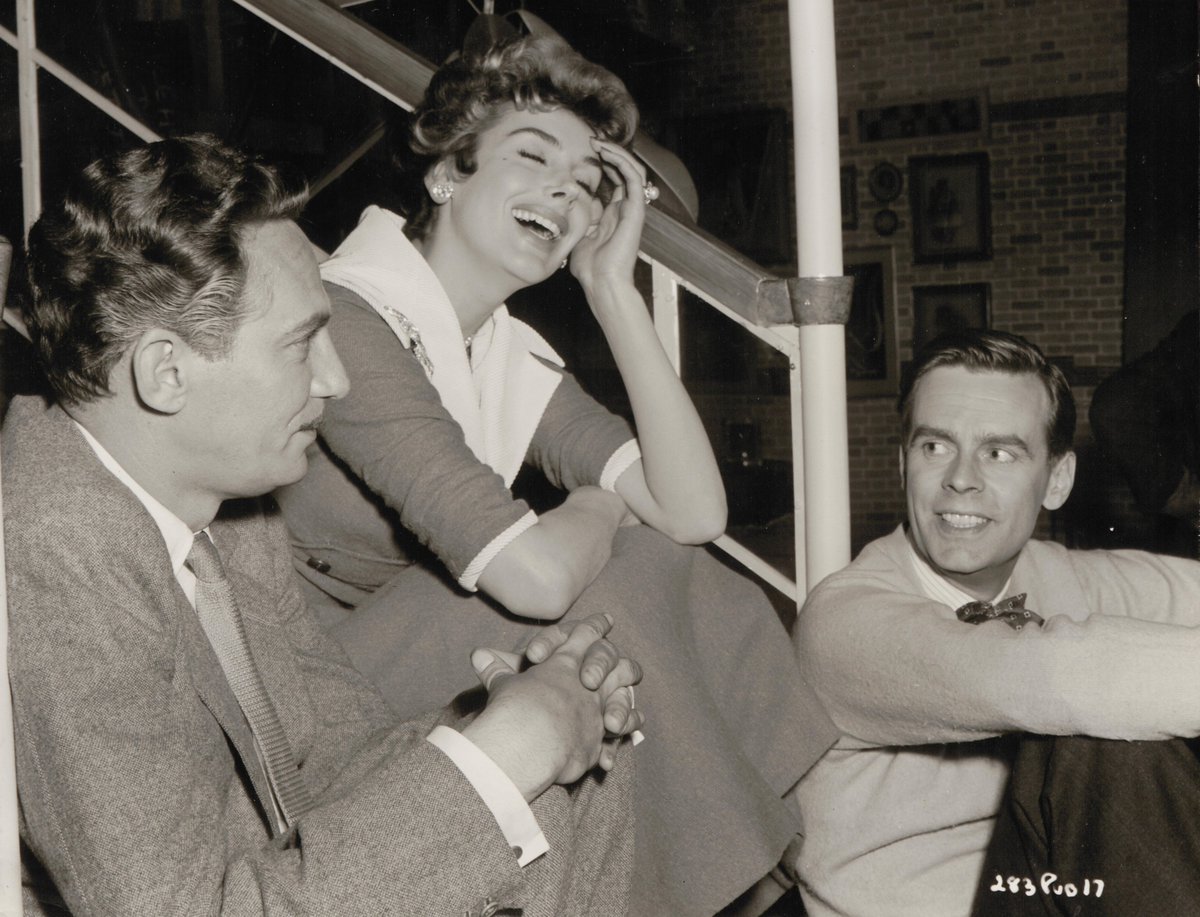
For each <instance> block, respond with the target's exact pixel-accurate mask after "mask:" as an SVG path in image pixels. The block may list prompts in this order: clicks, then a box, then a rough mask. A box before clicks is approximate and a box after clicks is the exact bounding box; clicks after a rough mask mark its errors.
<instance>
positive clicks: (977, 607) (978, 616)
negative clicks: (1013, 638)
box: [954, 592, 1046, 630]
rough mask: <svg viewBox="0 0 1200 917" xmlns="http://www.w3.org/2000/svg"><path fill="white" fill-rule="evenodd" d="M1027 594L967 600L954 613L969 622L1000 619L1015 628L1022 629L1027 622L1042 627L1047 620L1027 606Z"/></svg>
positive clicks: (961, 619) (959, 618) (978, 622)
mask: <svg viewBox="0 0 1200 917" xmlns="http://www.w3.org/2000/svg"><path fill="white" fill-rule="evenodd" d="M1025 595H1026V593H1024V592H1022V593H1021V594H1020V595H1010V596H1009V597H1008V598H1006V599H1001V600H1000V601H999V602H996V603H994V604H993V603H992V602H967V604H966V605H963V606H962V607H961V608H959V609H958V610H957V611H955V612H954V613H955V614H956V615H958V620H960V621H963V622H965V623H967V624H982V623H983V622H984V621H996V620H1000V621H1003V622H1004V623H1005V624H1007V625H1008V626H1009V627H1011V628H1012V629H1013V630H1021V628H1023V627H1024V626H1025V625H1026V624H1036V625H1037V626H1038V627H1041V626H1042V625H1043V624H1045V623H1046V622H1045V621H1044V620H1043V619H1042V617H1041V615H1039V614H1037V613H1036V612H1033V611H1030V610H1029V609H1028V608H1026V607H1025Z"/></svg>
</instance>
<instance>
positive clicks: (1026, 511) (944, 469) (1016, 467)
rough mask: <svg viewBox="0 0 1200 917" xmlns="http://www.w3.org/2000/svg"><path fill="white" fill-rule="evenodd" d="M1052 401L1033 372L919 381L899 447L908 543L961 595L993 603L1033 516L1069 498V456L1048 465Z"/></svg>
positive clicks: (955, 372) (953, 373) (943, 375)
mask: <svg viewBox="0 0 1200 917" xmlns="http://www.w3.org/2000/svg"><path fill="white" fill-rule="evenodd" d="M1049 412H1050V396H1049V395H1048V394H1047V392H1046V389H1045V386H1043V384H1042V383H1041V381H1040V380H1039V379H1038V377H1037V376H1036V375H1033V374H1032V373H1021V374H1015V373H1005V372H997V371H993V370H983V371H974V370H968V369H966V368H964V367H961V366H939V367H937V368H935V369H932V370H930V371H929V372H928V373H926V374H925V375H924V376H922V377H921V379H920V380H919V381H918V382H917V385H916V388H915V389H914V391H913V393H912V415H911V416H912V423H911V431H910V433H909V434H908V440H907V442H905V443H902V444H901V447H900V472H901V476H902V479H903V481H904V489H905V496H906V498H907V502H908V521H909V536H910V537H911V538H912V541H913V545H914V547H915V548H916V550H917V552H918V553H919V554H920V555H921V556H922V557H924V558H925V559H926V560H927V561H928V562H929V563H930V564H931V565H932V566H933V568H934V569H935V570H937V571H938V572H939V573H941V574H942V575H944V576H946V577H947V578H948V579H950V580H952V581H954V582H955V583H956V584H957V585H958V586H959V587H960V588H961V589H962V590H963V591H964V592H967V593H969V594H970V595H972V596H974V597H976V598H980V599H991V598H993V597H994V596H995V595H996V593H997V592H998V591H999V590H1000V589H1001V588H1002V587H1003V586H1004V584H1005V582H1006V581H1007V580H1008V578H1009V576H1010V575H1011V573H1012V570H1013V567H1014V566H1015V565H1016V562H1017V556H1018V555H1019V554H1020V552H1021V549H1022V548H1023V547H1024V546H1025V543H1026V542H1027V541H1028V540H1029V538H1030V536H1031V535H1032V534H1033V529H1034V526H1035V525H1036V523H1037V517H1038V512H1039V510H1040V509H1041V508H1042V507H1043V506H1045V507H1046V508H1047V509H1051V510H1053V509H1057V508H1058V507H1060V506H1061V505H1062V504H1063V502H1064V501H1065V500H1066V499H1067V496H1068V495H1069V494H1070V492H1071V484H1072V482H1073V481H1074V475H1075V456H1074V453H1070V452H1068V453H1067V454H1066V455H1063V456H1060V457H1058V458H1057V459H1054V460H1053V461H1052V460H1051V459H1050V456H1049V446H1048V443H1047V439H1046V423H1047V418H1048V416H1049Z"/></svg>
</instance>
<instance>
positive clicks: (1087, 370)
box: [687, 0, 1126, 551]
mask: <svg viewBox="0 0 1200 917" xmlns="http://www.w3.org/2000/svg"><path fill="white" fill-rule="evenodd" d="M719 6H720V7H721V10H720V12H719V13H718V14H716V18H714V20H713V22H712V24H711V26H710V28H709V29H708V30H707V39H706V44H703V45H701V46H700V47H698V48H697V49H696V53H695V55H694V56H693V57H692V59H691V61H690V67H691V71H690V74H689V79H688V81H687V83H688V91H689V92H690V93H691V94H693V96H694V99H693V102H694V107H695V108H696V109H697V110H700V111H708V112H723V111H737V110H742V109H748V108H758V107H781V108H787V109H790V70H789V67H790V65H789V61H788V48H787V5H786V3H784V2H782V0H757V2H741V3H738V4H720V5H719ZM835 20H836V29H837V50H838V80H839V100H840V101H839V107H840V113H841V119H842V125H843V128H842V135H841V138H840V140H841V161H842V165H843V166H848V165H849V166H854V167H855V168H856V170H857V201H858V227H857V228H856V229H853V230H847V231H845V232H844V245H845V247H846V249H847V250H852V249H855V248H860V247H866V246H879V245H888V246H892V247H893V249H894V259H895V304H894V305H895V314H896V328H897V334H896V339H897V342H898V346H899V353H898V358H899V360H900V361H905V360H909V359H911V356H912V352H911V351H912V348H911V341H912V326H913V303H912V299H913V297H912V288H913V287H914V286H917V285H926V284H958V283H987V284H990V289H991V324H992V327H996V328H1003V329H1007V330H1011V331H1016V332H1018V333H1021V334H1024V335H1026V336H1027V337H1029V338H1031V339H1032V340H1033V341H1035V342H1036V343H1038V344H1039V345H1040V346H1041V347H1042V348H1043V349H1044V350H1045V351H1046V352H1047V354H1049V355H1050V356H1051V357H1053V358H1058V359H1063V360H1064V361H1065V362H1066V363H1067V365H1068V366H1073V367H1074V370H1073V371H1074V377H1075V379H1074V381H1075V382H1076V389H1077V397H1078V398H1079V402H1080V408H1081V410H1080V415H1081V420H1083V421H1084V422H1083V423H1081V428H1080V434H1079V442H1080V443H1081V444H1083V443H1086V441H1087V437H1088V435H1089V434H1088V430H1087V428H1086V406H1087V402H1088V400H1089V398H1090V394H1091V387H1092V386H1094V384H1095V382H1096V381H1097V380H1098V379H1099V378H1101V377H1102V376H1103V375H1105V374H1106V373H1107V372H1108V371H1110V370H1111V369H1112V368H1114V367H1116V366H1117V365H1118V364H1119V362H1120V354H1121V350H1120V348H1121V316H1122V286H1123V272H1122V247H1123V221H1124V193H1123V184H1124V173H1125V158H1124V157H1125V116H1124V104H1125V103H1124V89H1125V85H1126V6H1125V3H1124V2H1120V0H1079V2H1077V3H1071V4H1066V3H1061V2H1051V0H973V2H965V3H950V2H945V0H835ZM975 93H978V94H981V95H982V96H983V97H984V98H985V99H986V105H985V110H986V111H987V113H988V115H989V117H988V124H987V126H986V129H985V130H983V131H981V132H978V133H974V134H970V135H963V136H953V135H950V136H939V137H924V138H916V139H907V140H905V139H900V140H889V141H880V142H860V141H859V140H858V139H857V136H856V135H857V131H856V130H855V129H854V124H855V115H856V113H857V111H858V110H859V109H860V108H869V107H881V106H885V105H890V104H901V103H909V102H914V101H921V100H925V101H934V100H939V99H943V98H958V97H962V96H966V95H971V94H975ZM981 151H982V152H986V153H987V154H988V157H989V160H990V177H991V233H992V236H991V238H992V257H991V258H990V259H988V260H980V261H961V262H957V263H952V264H942V263H935V264H914V262H913V250H912V237H911V219H910V214H909V209H908V208H909V203H908V194H907V192H908V188H907V183H908V169H907V163H908V159H909V157H912V156H922V155H930V154H939V155H940V154H953V153H966V152H981ZM789 155H790V154H789ZM885 161H886V162H889V163H892V164H893V165H895V166H897V167H898V168H899V169H900V171H901V173H902V174H904V176H905V189H904V193H902V194H901V195H900V196H899V197H898V198H897V199H896V200H894V201H892V202H891V203H890V204H888V205H887V206H889V207H890V208H891V209H892V210H893V211H894V212H895V213H896V215H897V217H898V218H899V219H898V225H897V228H896V230H895V232H894V233H893V234H892V235H890V236H886V237H885V236H881V235H879V234H878V233H877V232H876V230H875V229H874V225H873V220H874V216H875V214H876V212H877V211H878V210H880V209H882V207H883V206H884V205H882V204H879V203H877V202H875V200H874V199H873V198H872V196H871V194H870V192H869V191H868V189H867V176H868V175H869V174H870V172H871V170H872V169H873V168H874V167H875V166H876V165H877V164H878V163H880V162H885ZM780 270H782V271H785V272H791V271H792V270H794V268H793V267H791V266H789V265H781V266H780ZM698 400H699V401H700V403H701V406H702V410H704V411H705V412H706V414H708V415H709V416H708V417H707V418H706V420H707V422H708V423H709V426H710V429H719V428H720V426H721V420H720V419H719V418H720V417H738V416H742V417H745V416H749V417H752V418H754V419H755V420H756V421H757V422H758V423H759V424H760V425H761V426H762V427H763V436H762V442H763V454H764V457H766V458H785V457H786V448H785V449H781V450H778V451H776V450H777V449H778V446H779V444H780V443H781V442H785V441H786V429H787V422H788V407H787V400H786V398H785V397H782V396H772V395H769V394H763V395H759V396H756V397H754V398H752V399H750V401H752V402H753V403H747V398H746V397H745V396H737V397H733V396H730V397H725V398H723V397H721V396H717V395H711V394H708V395H705V396H704V397H703V398H700V399H698ZM849 428H850V460H851V483H850V486H851V512H852V532H853V542H854V549H855V550H856V551H857V549H858V548H859V547H861V545H862V544H864V543H865V542H866V541H869V540H870V539H872V538H874V537H877V536H878V535H880V534H882V533H884V532H886V531H888V530H889V529H890V528H892V527H893V526H894V525H895V524H896V522H897V521H898V520H899V519H900V518H902V516H903V512H904V504H903V495H902V494H901V492H900V490H899V487H898V480H897V475H896V449H897V438H896V418H895V412H894V395H890V396H879V397H870V398H852V399H851V401H850V405H849ZM781 429H782V430H783V431H784V433H783V436H780V435H779V431H780V430H781ZM1049 531H1050V528H1049V523H1048V522H1044V523H1043V532H1049ZM1058 533H1059V534H1060V535H1061V530H1060V529H1059V531H1058Z"/></svg>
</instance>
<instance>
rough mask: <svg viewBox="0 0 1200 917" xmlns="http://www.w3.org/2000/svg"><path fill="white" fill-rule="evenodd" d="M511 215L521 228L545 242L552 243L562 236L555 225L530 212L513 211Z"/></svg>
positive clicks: (549, 220)
mask: <svg viewBox="0 0 1200 917" xmlns="http://www.w3.org/2000/svg"><path fill="white" fill-rule="evenodd" d="M512 215H513V217H514V219H516V220H517V222H519V223H520V224H521V225H522V226H525V227H526V228H528V229H529V230H530V231H531V232H533V233H534V234H535V235H537V236H540V237H541V238H543V239H545V240H546V241H547V242H554V241H556V240H557V239H558V237H559V236H561V235H562V230H561V229H560V228H559V227H558V224H557V223H555V222H554V221H553V220H551V219H548V218H546V217H544V216H542V215H540V214H537V213H534V212H533V211H531V210H514V211H513V212H512Z"/></svg>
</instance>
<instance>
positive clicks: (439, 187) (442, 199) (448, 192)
mask: <svg viewBox="0 0 1200 917" xmlns="http://www.w3.org/2000/svg"><path fill="white" fill-rule="evenodd" d="M429 194H430V196H431V197H432V198H433V199H434V201H436V202H437V203H439V204H444V203H446V201H448V200H450V198H452V197H454V185H452V184H450V183H449V182H445V181H440V182H438V183H437V184H436V185H434V186H433V187H432V188H430V189H429Z"/></svg>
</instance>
